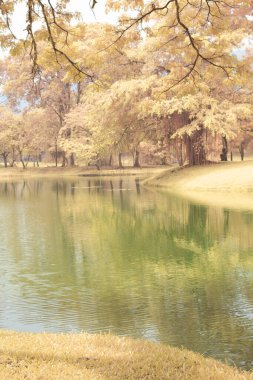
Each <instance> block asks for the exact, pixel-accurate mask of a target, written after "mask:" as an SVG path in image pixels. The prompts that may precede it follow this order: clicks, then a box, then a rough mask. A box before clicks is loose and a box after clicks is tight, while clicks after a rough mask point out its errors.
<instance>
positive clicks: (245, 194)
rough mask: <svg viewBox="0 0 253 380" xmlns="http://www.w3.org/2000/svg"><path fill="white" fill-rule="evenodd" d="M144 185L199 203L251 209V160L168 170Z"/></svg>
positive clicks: (252, 175) (149, 179)
mask: <svg viewBox="0 0 253 380" xmlns="http://www.w3.org/2000/svg"><path fill="white" fill-rule="evenodd" d="M143 184H144V185H145V186H149V187H154V188H155V187H159V188H161V189H164V190H166V191H170V192H172V193H174V194H178V195H180V196H184V197H186V198H189V199H190V200H192V201H195V202H198V203H204V204H209V205H216V206H221V207H229V208H237V209H252V210H253V193H252V192H253V161H246V162H226V163H219V164H211V165H205V166H198V167H190V168H189V167H188V168H183V169H179V168H169V169H168V170H165V171H163V172H160V173H158V174H156V175H153V176H151V177H149V178H147V179H145V180H144V181H143Z"/></svg>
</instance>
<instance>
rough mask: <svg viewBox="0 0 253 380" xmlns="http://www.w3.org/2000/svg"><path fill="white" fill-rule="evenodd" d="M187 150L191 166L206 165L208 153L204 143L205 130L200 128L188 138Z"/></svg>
mask: <svg viewBox="0 0 253 380" xmlns="http://www.w3.org/2000/svg"><path fill="white" fill-rule="evenodd" d="M186 149H187V157H188V162H189V166H195V165H203V164H205V163H206V151H205V147H204V142H203V128H200V129H199V130H198V131H195V132H194V133H193V134H192V135H191V136H188V138H187V143H186Z"/></svg>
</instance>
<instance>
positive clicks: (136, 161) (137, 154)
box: [134, 150, 140, 168]
mask: <svg viewBox="0 0 253 380" xmlns="http://www.w3.org/2000/svg"><path fill="white" fill-rule="evenodd" d="M139 167H140V152H139V151H138V150H136V151H135V155H134V168H139Z"/></svg>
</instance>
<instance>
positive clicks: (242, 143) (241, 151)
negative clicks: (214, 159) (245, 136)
mask: <svg viewBox="0 0 253 380" xmlns="http://www.w3.org/2000/svg"><path fill="white" fill-rule="evenodd" d="M239 152H240V156H241V160H242V161H243V160H244V154H245V150H244V141H242V142H241V144H240V146H239Z"/></svg>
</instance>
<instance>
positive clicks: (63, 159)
mask: <svg viewBox="0 0 253 380" xmlns="http://www.w3.org/2000/svg"><path fill="white" fill-rule="evenodd" d="M67 165H68V160H67V157H66V153H65V152H62V164H61V166H62V167H63V168H64V167H65V166H67Z"/></svg>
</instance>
